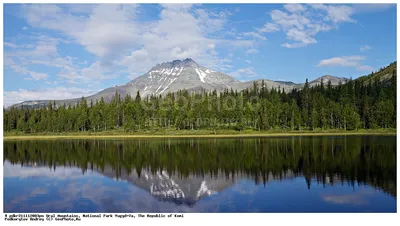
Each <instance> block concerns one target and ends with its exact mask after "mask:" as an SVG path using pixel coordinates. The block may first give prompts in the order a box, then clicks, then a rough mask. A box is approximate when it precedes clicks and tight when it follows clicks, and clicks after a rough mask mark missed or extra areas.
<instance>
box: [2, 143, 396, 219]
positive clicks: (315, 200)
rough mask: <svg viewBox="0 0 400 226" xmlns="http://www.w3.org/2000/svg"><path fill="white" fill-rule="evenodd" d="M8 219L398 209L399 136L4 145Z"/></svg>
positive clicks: (385, 210) (5, 207) (380, 210)
mask: <svg viewBox="0 0 400 226" xmlns="http://www.w3.org/2000/svg"><path fill="white" fill-rule="evenodd" d="M3 169H4V171H3V172H4V176H3V185H4V199H3V200H4V212H8V213H11V212H24V213H25V212H35V213H38V212H77V213H79V212H83V213H92V212H111V213H117V212H142V213H143V212H144V213H150V212H168V213H169V212H175V213H177V212H196V213H200V212H201V213H202V212H206V213H214V212H265V213H276V212H279V213H280V212H283V213H293V212H297V213H304V212H396V137H395V136H310V137H303V136H294V137H263V138H254V137H252V138H164V139H159V138H154V139H148V138H146V139H88V140H26V141H22V140H21V141H4V168H3Z"/></svg>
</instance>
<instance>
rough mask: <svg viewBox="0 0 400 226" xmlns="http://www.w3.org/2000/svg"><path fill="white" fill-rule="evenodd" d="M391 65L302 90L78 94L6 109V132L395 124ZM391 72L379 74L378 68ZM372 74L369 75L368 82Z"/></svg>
mask: <svg viewBox="0 0 400 226" xmlns="http://www.w3.org/2000/svg"><path fill="white" fill-rule="evenodd" d="M395 64H396V62H395V63H393V64H391V65H389V66H388V67H385V68H384V69H382V70H381V71H379V72H376V73H373V74H371V75H370V76H366V77H362V78H359V79H356V80H351V79H350V80H349V81H348V82H346V83H345V84H339V85H337V86H333V85H332V84H331V83H330V81H329V82H328V83H326V84H324V83H323V81H322V80H321V82H320V84H318V85H315V86H310V85H309V83H308V81H306V83H305V85H304V87H303V88H302V89H301V90H297V89H294V90H291V91H285V90H281V89H279V88H278V89H268V88H267V87H266V86H265V84H264V81H262V84H261V85H258V83H254V85H253V87H252V88H249V89H246V90H243V91H241V92H238V91H234V90H232V89H230V90H229V89H226V90H225V91H224V92H222V93H217V92H216V91H215V90H214V91H211V92H207V91H203V92H198V93H190V92H188V91H186V90H181V91H178V92H177V93H169V94H167V95H166V96H161V95H160V96H150V97H146V98H142V97H141V96H140V93H139V92H137V94H136V96H135V97H134V98H133V97H131V96H130V95H127V96H126V97H121V96H120V94H119V93H118V92H116V93H115V96H114V98H113V100H112V101H111V102H110V103H105V101H104V100H103V99H100V100H98V101H95V102H93V101H90V103H87V100H86V99H84V98H83V97H82V99H81V101H80V103H79V104H76V105H72V106H71V105H69V106H66V105H62V106H57V105H56V104H55V102H54V101H53V102H49V104H48V106H46V107H42V108H40V109H31V108H28V107H24V106H22V107H19V108H14V107H12V108H11V109H8V110H5V109H4V122H3V123H4V130H5V131H23V132H26V133H37V132H78V131H93V132H98V131H109V130H124V131H127V132H130V131H143V130H158V129H176V130H199V129H212V130H214V131H215V130H216V129H230V130H273V129H283V130H315V129H340V130H357V129H361V128H363V129H375V128H395V127H396V69H393V70H392V71H390V70H391V68H395V67H394V66H395ZM387 71H389V72H388V73H387V74H385V76H387V75H389V77H386V78H385V79H384V78H383V77H382V76H378V75H380V74H379V73H381V74H382V73H386V72H387ZM373 78H375V79H373Z"/></svg>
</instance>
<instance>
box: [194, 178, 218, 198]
mask: <svg viewBox="0 0 400 226" xmlns="http://www.w3.org/2000/svg"><path fill="white" fill-rule="evenodd" d="M216 193H217V192H215V191H212V190H210V189H208V187H207V183H206V181H203V182H201V185H200V188H199V190H198V191H197V198H200V197H201V196H203V195H204V194H207V195H208V196H210V195H213V194H216Z"/></svg>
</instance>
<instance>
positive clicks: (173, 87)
mask: <svg viewBox="0 0 400 226" xmlns="http://www.w3.org/2000/svg"><path fill="white" fill-rule="evenodd" d="M321 79H323V82H324V83H327V82H328V80H331V83H332V85H337V84H339V82H340V81H341V82H346V81H347V79H346V78H338V77H335V76H331V75H325V76H322V77H319V78H317V79H315V80H313V81H312V82H310V86H314V85H317V84H319V83H320V81H321ZM262 81H263V79H258V80H254V81H246V82H241V81H238V80H237V79H235V78H233V77H231V76H229V75H226V74H224V73H221V72H217V71H215V70H212V69H209V68H206V67H203V66H200V65H198V64H197V63H196V62H195V61H193V60H192V59H190V58H188V59H185V60H174V61H172V62H166V63H161V64H157V65H156V66H154V67H153V68H151V69H150V70H149V71H148V72H147V73H145V74H144V75H141V76H139V77H137V78H135V79H133V80H132V81H130V82H128V83H127V84H124V85H120V86H115V87H110V88H108V89H105V90H102V91H100V92H99V93H96V94H94V95H91V96H87V97H85V99H86V100H87V102H88V103H90V101H91V100H92V101H93V102H96V100H100V99H101V98H103V99H104V101H105V102H110V101H111V100H112V98H113V97H114V95H115V92H116V91H118V93H119V94H120V95H121V97H125V96H126V95H128V94H129V95H131V96H132V97H135V96H136V94H137V91H139V93H140V95H141V96H142V97H146V96H150V95H157V96H158V95H165V94H167V93H169V92H176V91H178V90H182V89H185V90H188V91H189V92H199V91H202V90H208V91H210V90H216V91H217V92H222V91H224V90H225V89H229V90H230V89H233V90H237V91H241V90H244V89H246V88H251V87H252V86H253V85H254V83H257V84H258V85H259V86H261V84H262ZM264 85H265V87H266V88H267V89H271V88H281V89H284V90H285V91H290V90H292V89H294V88H296V89H301V88H302V87H303V86H304V84H303V83H299V84H296V83H293V82H290V81H272V80H267V79H264ZM80 99H81V98H74V99H67V100H55V103H56V105H57V106H60V105H63V104H65V105H67V106H68V105H73V104H76V103H78V102H79V101H80ZM50 101H51V102H52V101H53V100H32V101H24V102H22V103H19V104H15V105H13V106H14V107H21V106H24V107H28V108H38V107H41V106H46V105H47V104H48V103H49V102H50Z"/></svg>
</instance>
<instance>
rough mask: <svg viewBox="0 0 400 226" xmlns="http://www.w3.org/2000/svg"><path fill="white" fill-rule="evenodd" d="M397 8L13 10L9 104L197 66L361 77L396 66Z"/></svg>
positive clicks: (298, 77)
mask: <svg viewBox="0 0 400 226" xmlns="http://www.w3.org/2000/svg"><path fill="white" fill-rule="evenodd" d="M396 48H397V47H396V5H395V4H380V5H377V4H374V5H373V4H347V5H343V4H286V5H283V4H223V5H221V4H161V5H160V4H140V5H139V4H125V5H118V4H103V5H102V4H100V5H87V4H63V5H51V4H26V5H25V4H5V5H4V104H5V105H6V106H8V105H10V104H14V103H17V102H20V101H24V100H32V99H65V98H72V97H81V96H86V95H89V94H93V93H95V92H97V91H100V90H102V89H104V88H108V87H110V86H115V85H121V84H125V83H127V82H129V81H130V80H131V79H133V78H135V77H137V76H140V75H142V74H144V73H145V72H147V71H148V70H150V68H151V67H153V66H155V65H156V64H157V63H162V62H167V61H172V60H175V59H185V58H192V59H193V60H194V61H196V62H197V63H199V64H200V65H202V66H205V67H209V68H212V69H214V70H218V71H221V72H224V73H226V74H228V75H231V76H234V77H236V78H237V79H239V80H253V79H260V78H264V79H270V80H280V81H293V82H298V83H300V82H304V81H305V80H306V78H308V79H309V80H313V79H315V78H317V77H319V76H322V75H326V74H329V75H334V76H341V77H348V78H349V77H352V78H357V77H359V76H361V75H366V74H368V73H370V72H371V71H375V70H378V69H379V68H380V67H384V66H386V65H388V64H389V63H391V62H393V61H395V60H396Z"/></svg>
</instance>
